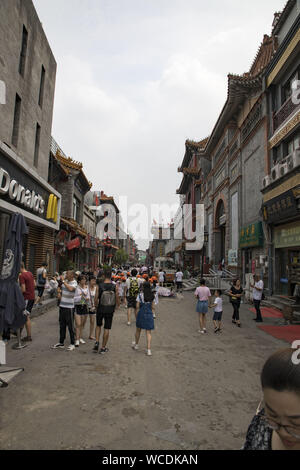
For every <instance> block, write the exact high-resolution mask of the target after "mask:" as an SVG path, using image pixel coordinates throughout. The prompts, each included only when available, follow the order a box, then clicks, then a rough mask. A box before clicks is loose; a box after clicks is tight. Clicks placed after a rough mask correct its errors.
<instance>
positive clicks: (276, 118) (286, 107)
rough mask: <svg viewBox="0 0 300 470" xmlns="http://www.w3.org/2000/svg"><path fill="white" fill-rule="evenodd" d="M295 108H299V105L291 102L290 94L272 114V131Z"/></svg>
mask: <svg viewBox="0 0 300 470" xmlns="http://www.w3.org/2000/svg"><path fill="white" fill-rule="evenodd" d="M297 108H299V109H300V105H299V104H295V103H293V99H292V96H290V98H289V99H288V100H287V101H286V102H285V103H284V104H283V105H282V106H281V108H280V109H279V111H277V113H275V114H274V115H273V133H274V132H275V131H276V130H277V129H278V128H279V127H280V126H281V124H282V123H284V121H286V120H287V119H288V117H289V116H290V115H291V114H292V113H293V112H294V111H295V110H296V109H297Z"/></svg>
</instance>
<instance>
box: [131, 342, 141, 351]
mask: <svg viewBox="0 0 300 470" xmlns="http://www.w3.org/2000/svg"><path fill="white" fill-rule="evenodd" d="M131 347H132V349H134V350H135V351H138V350H139V345H138V344H136V343H135V342H133V343H132V345H131Z"/></svg>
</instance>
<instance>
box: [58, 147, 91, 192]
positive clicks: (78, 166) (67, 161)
mask: <svg viewBox="0 0 300 470" xmlns="http://www.w3.org/2000/svg"><path fill="white" fill-rule="evenodd" d="M54 158H55V159H56V161H57V162H59V163H60V165H61V167H62V168H63V170H64V171H65V173H66V174H68V175H69V174H70V170H75V171H78V172H79V173H80V174H81V176H82V179H83V181H84V183H85V184H86V187H87V188H88V190H90V189H91V188H92V186H93V183H91V182H90V181H88V179H87V177H86V176H85V174H84V172H83V165H82V163H80V162H76V161H75V160H73V159H72V158H71V157H65V156H63V155H62V154H61V153H60V151H59V150H57V152H56V155H54Z"/></svg>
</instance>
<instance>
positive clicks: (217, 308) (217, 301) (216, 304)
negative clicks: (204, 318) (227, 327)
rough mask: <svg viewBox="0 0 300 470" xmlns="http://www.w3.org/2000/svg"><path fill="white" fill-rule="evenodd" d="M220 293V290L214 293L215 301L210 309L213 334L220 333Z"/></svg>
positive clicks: (221, 308) (221, 302)
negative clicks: (213, 326)
mask: <svg viewBox="0 0 300 470" xmlns="http://www.w3.org/2000/svg"><path fill="white" fill-rule="evenodd" d="M221 295H222V292H221V291H220V290H216V291H215V301H214V304H213V305H212V306H211V308H214V317H213V322H214V325H215V333H221V332H222V315H223V300H222V297H221Z"/></svg>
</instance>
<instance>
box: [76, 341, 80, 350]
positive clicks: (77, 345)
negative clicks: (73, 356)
mask: <svg viewBox="0 0 300 470" xmlns="http://www.w3.org/2000/svg"><path fill="white" fill-rule="evenodd" d="M79 345H80V342H79V339H76V341H75V346H76V348H78V347H79Z"/></svg>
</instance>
